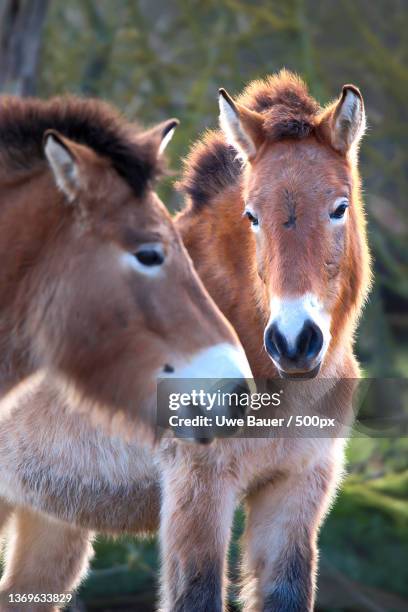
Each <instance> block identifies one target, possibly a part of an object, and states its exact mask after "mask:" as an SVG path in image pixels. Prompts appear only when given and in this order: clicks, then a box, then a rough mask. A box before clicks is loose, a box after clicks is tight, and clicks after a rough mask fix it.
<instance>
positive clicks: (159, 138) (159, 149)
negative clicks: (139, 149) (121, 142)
mask: <svg viewBox="0 0 408 612" xmlns="http://www.w3.org/2000/svg"><path fill="white" fill-rule="evenodd" d="M179 123H180V122H179V120H178V119H167V120H166V121H162V122H161V123H159V124H157V125H155V126H154V127H152V128H150V130H146V131H145V132H143V133H142V134H140V135H139V136H138V141H139V142H144V143H146V144H150V146H151V147H153V154H154V156H155V157H156V158H158V157H160V156H161V155H163V153H164V150H165V149H166V147H167V145H168V144H169V142H170V140H171V139H172V138H173V135H174V132H175V129H176V127H177V126H178V125H179Z"/></svg>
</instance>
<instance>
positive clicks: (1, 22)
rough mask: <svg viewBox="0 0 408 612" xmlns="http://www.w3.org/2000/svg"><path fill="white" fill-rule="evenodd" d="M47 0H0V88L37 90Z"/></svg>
mask: <svg viewBox="0 0 408 612" xmlns="http://www.w3.org/2000/svg"><path fill="white" fill-rule="evenodd" d="M47 8H48V0H2V3H1V5H0V91H6V92H8V93H13V94H19V95H21V96H28V95H33V94H35V93H36V83H37V69H38V58H39V52H40V46H41V42H42V27H43V23H44V19H45V15H46V12H47Z"/></svg>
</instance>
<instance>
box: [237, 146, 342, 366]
mask: <svg viewBox="0 0 408 612" xmlns="http://www.w3.org/2000/svg"><path fill="white" fill-rule="evenodd" d="M351 204H352V177H351V174H350V172H349V170H348V167H347V163H346V161H345V159H342V158H340V157H339V156H338V155H337V154H336V153H335V152H334V151H332V150H330V149H329V148H327V147H325V146H324V145H322V144H320V143H318V142H316V141H315V139H310V140H308V139H307V140H304V141H300V142H297V143H292V142H290V141H289V142H288V141H286V142H281V143H276V144H275V145H274V146H270V147H268V148H267V149H266V150H265V152H264V153H263V155H262V156H261V157H260V159H259V160H257V162H256V163H254V164H253V165H252V167H251V169H250V170H249V171H248V175H247V189H246V195H245V213H246V215H247V216H248V217H249V219H250V224H251V229H252V231H253V232H254V235H255V240H256V249H257V260H258V271H259V275H260V276H261V278H262V279H263V280H264V283H265V285H266V288H267V293H268V296H269V304H270V307H269V311H270V315H269V320H268V324H267V326H266V329H265V335H264V342H265V348H266V350H267V352H268V353H269V355H270V357H271V358H272V360H273V361H274V363H275V365H276V366H277V367H278V368H279V371H280V372H281V373H282V374H283V375H285V374H290V375H300V376H302V375H314V374H316V373H317V372H318V371H319V368H320V365H321V363H322V361H323V359H324V356H325V354H326V351H327V350H328V347H329V345H330V340H331V328H332V319H333V314H334V310H335V308H336V305H337V302H338V299H339V296H340V295H341V294H342V285H343V284H344V283H345V282H347V272H348V267H349V261H348V256H347V242H348V240H349V232H350V223H351V224H352V223H353V222H352V221H350V216H351V215H350V206H351Z"/></svg>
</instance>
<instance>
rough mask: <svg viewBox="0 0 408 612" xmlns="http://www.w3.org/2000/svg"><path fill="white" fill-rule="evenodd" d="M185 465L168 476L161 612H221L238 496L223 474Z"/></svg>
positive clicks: (163, 525)
mask: <svg viewBox="0 0 408 612" xmlns="http://www.w3.org/2000/svg"><path fill="white" fill-rule="evenodd" d="M193 472H194V473H192V470H191V469H189V468H188V466H187V465H186V464H184V465H183V464H182V462H181V465H173V467H172V468H171V469H168V466H167V467H166V468H165V470H164V478H163V480H164V482H163V506H162V522H161V547H162V585H161V586H162V592H161V595H162V600H161V601H162V605H161V607H160V610H161V611H162V612H192V611H193V610H194V612H208V610H211V612H221V611H222V610H223V609H224V607H223V599H224V594H225V593H224V591H225V588H226V585H225V581H224V566H225V561H226V553H227V548H228V542H229V535H230V531H231V524H232V519H233V513H234V506H235V495H234V492H233V489H232V487H231V483H228V481H227V479H226V478H225V477H223V476H222V474H219V473H218V474H215V473H213V472H212V471H211V470H208V471H206V470H205V469H203V468H200V467H197V468H194V470H193Z"/></svg>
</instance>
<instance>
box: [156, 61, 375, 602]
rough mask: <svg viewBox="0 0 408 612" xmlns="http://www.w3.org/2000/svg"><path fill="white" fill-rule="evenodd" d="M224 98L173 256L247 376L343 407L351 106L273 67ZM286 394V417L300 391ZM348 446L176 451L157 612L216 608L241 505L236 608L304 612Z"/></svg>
mask: <svg viewBox="0 0 408 612" xmlns="http://www.w3.org/2000/svg"><path fill="white" fill-rule="evenodd" d="M219 101H220V110H221V116H220V120H221V127H222V131H214V132H209V133H207V134H206V135H205V136H204V138H203V139H202V140H201V141H199V142H198V143H197V144H196V145H195V146H194V147H193V149H192V151H191V153H190V155H189V157H188V158H187V160H186V162H185V173H184V177H183V180H182V182H181V189H182V190H183V191H184V192H185V193H186V194H187V197H188V204H187V206H186V208H185V210H184V211H183V212H182V213H181V214H180V216H179V217H178V219H177V227H178V228H179V230H180V232H181V234H182V237H183V240H184V244H185V245H186V247H187V249H188V251H189V253H190V255H191V257H192V259H193V261H194V264H195V266H196V269H197V270H198V273H199V275H200V276H201V278H202V280H203V282H204V284H205V286H206V287H207V289H208V290H209V291H210V294H211V295H212V297H213V298H214V300H215V302H216V303H217V304H218V306H219V307H220V308H221V310H222V311H223V312H224V314H225V315H226V317H227V318H228V319H229V320H230V321H231V322H232V324H233V325H234V327H235V329H236V330H237V332H238V335H239V337H240V340H241V342H242V344H243V346H244V348H245V350H246V353H247V355H248V358H249V362H250V365H251V368H252V371H253V373H254V376H255V377H256V378H273V377H277V376H278V375H279V376H281V377H286V378H287V377H289V378H299V377H300V378H304V377H317V378H316V382H313V385H312V386H311V393H313V394H315V396H316V398H317V397H318V396H319V393H321V392H322V391H321V390H322V389H323V387H324V386H326V387H327V385H329V386H330V388H331V400H330V401H331V403H330V408H331V409H333V410H335V411H340V410H344V409H345V408H346V409H348V408H349V404H350V394H349V393H348V392H345V388H344V387H343V386H341V385H340V386H339V385H338V384H337V383H336V380H335V379H339V378H355V377H357V376H358V373H359V369H358V365H357V362H356V359H355V357H354V355H353V336H354V332H355V329H356V324H357V320H358V317H359V315H360V312H361V308H362V304H363V302H364V298H365V296H366V294H367V291H368V289H369V285H370V263H369V253H368V248H367V240H366V230H365V220H364V213H363V209H362V202H361V196H360V179H359V175H358V171H357V148H358V144H359V141H360V138H361V136H362V134H363V132H364V128H365V117H364V105H363V100H362V97H361V94H360V92H359V90H358V89H357V88H356V87H354V86H352V85H346V86H344V87H343V91H342V94H341V96H340V98H339V99H338V100H336V101H335V102H333V103H332V104H330V105H328V106H327V107H326V108H324V109H322V108H320V107H319V105H318V104H317V102H316V101H315V100H314V99H313V98H312V97H311V96H310V95H309V94H308V92H307V89H306V87H305V85H304V83H303V82H302V81H301V80H300V79H299V78H297V77H296V76H294V75H293V74H291V73H288V72H286V71H283V72H281V73H279V74H278V75H276V76H272V77H269V78H267V79H266V80H264V81H256V82H253V83H251V84H250V85H249V86H248V87H247V88H246V90H245V91H244V93H243V94H242V95H241V96H240V97H239V98H238V99H237V101H234V100H232V99H231V97H230V96H229V95H228V94H227V93H226V92H225V91H224V90H220V100H219ZM323 379H325V380H323ZM296 384H297V385H299V383H296ZM304 384H306V383H301V385H304ZM308 384H309V383H308ZM291 385H292V387H291V389H292V405H291V413H292V414H293V413H295V414H296V411H297V409H299V410H300V409H301V406H302V400H301V397H300V396H301V394H300V393H299V397H298V396H297V394H296V386H295V389H294V388H293V386H294V385H295V383H291ZM298 388H299V387H298ZM346 389H347V390H348V389H349V387H347V388H346ZM343 446H344V444H343V440H342V439H339V438H337V439H336V438H335V437H332V438H325V439H314V438H313V437H305V436H303V437H297V438H293V437H292V438H275V439H273V440H271V439H236V440H233V439H230V440H218V441H217V443H216V445H215V447H210V448H206V449H203V448H186V447H183V446H182V445H179V446H178V447H177V446H175V445H174V444H172V445H171V446H170V451H171V452H170V451H169V452H168V453H167V454H166V453H164V456H165V461H163V462H162V469H163V483H164V488H163V499H164V500H166V504H165V505H163V512H162V546H163V562H164V567H163V609H164V610H166V611H170V610H171V611H172V612H175V611H176V610H177V611H182V610H183V611H187V610H189V611H190V610H194V611H195V612H198V611H202V612H204V610H206V611H207V610H211V611H213V612H215V611H220V610H222V609H224V608H223V586H222V585H223V579H222V577H223V575H224V573H225V570H224V567H225V558H226V550H227V546H228V541H229V534H230V528H231V521H232V516H233V511H234V508H235V506H236V504H237V503H238V502H239V500H244V501H245V504H246V510H247V522H246V531H245V535H244V539H243V547H244V565H243V589H242V600H243V602H244V604H245V606H244V609H245V610H248V611H249V610H250V611H257V612H259V611H261V610H262V611H263V612H272V611H278V610H279V612H284V611H285V612H305V611H306V610H312V608H313V600H314V583H315V571H316V557H317V554H316V539H317V534H318V530H319V527H320V525H321V523H322V520H323V517H324V515H325V513H326V511H327V508H328V506H329V505H330V501H331V499H332V498H333V494H334V491H335V489H336V486H337V484H338V482H339V479H340V475H341V472H342V465H343ZM191 500H194V503H191Z"/></svg>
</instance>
